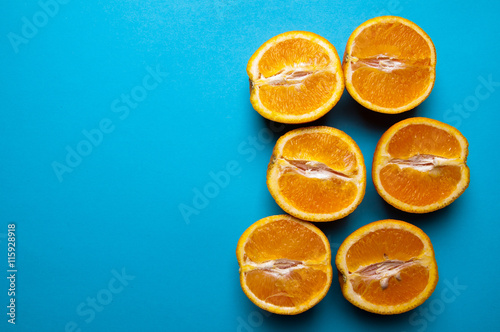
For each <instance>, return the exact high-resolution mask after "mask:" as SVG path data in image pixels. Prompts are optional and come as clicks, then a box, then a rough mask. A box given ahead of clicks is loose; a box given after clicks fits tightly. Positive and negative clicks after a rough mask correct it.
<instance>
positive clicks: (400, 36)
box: [351, 22, 432, 65]
mask: <svg viewBox="0 0 500 332" xmlns="http://www.w3.org/2000/svg"><path fill="white" fill-rule="evenodd" d="M431 54H432V53H431V49H430V48H429V45H428V44H427V41H426V40H425V39H424V37H422V36H421V35H420V34H419V33H418V32H417V31H415V30H414V29H413V28H411V27H409V26H407V25H404V24H402V23H399V22H393V23H375V24H373V25H371V26H368V27H366V28H364V29H363V30H362V31H361V32H360V33H359V35H357V36H356V39H355V42H354V44H353V46H352V51H351V55H352V56H354V57H356V58H359V59H367V58H373V57H376V56H378V55H386V56H390V57H394V58H396V59H402V60H406V59H408V60H426V61H427V63H426V64H427V65H430V64H431V62H430V59H431Z"/></svg>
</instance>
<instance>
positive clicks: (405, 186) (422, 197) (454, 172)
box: [380, 164, 462, 206]
mask: <svg viewBox="0 0 500 332" xmlns="http://www.w3.org/2000/svg"><path fill="white" fill-rule="evenodd" d="M461 168H462V166H439V167H435V168H434V169H432V170H431V171H429V172H421V171H418V170H415V169H413V168H410V167H406V168H400V167H399V166H397V165H394V164H389V165H386V166H385V167H383V168H382V169H381V170H380V182H381V184H382V187H384V190H385V191H386V192H387V193H388V194H389V195H391V196H393V197H395V198H397V199H398V200H400V201H402V202H404V203H407V204H410V205H414V206H425V205H429V204H433V203H436V202H440V201H443V200H444V199H446V198H448V197H449V196H450V195H451V194H452V193H453V192H454V191H455V189H456V187H457V185H458V183H459V182H460V180H461V178H462V171H461Z"/></svg>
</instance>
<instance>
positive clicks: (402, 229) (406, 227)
mask: <svg viewBox="0 0 500 332" xmlns="http://www.w3.org/2000/svg"><path fill="white" fill-rule="evenodd" d="M335 263H336V265H337V269H338V271H339V282H340V287H341V289H342V294H343V295H344V297H345V298H346V299H347V300H348V301H349V302H351V303H352V304H354V305H355V306H357V307H359V308H361V309H364V310H366V311H370V312H374V313H377V314H383V315H391V314H398V313H402V312H405V311H408V310H411V309H413V308H415V307H417V306H419V305H421V304H422V303H423V302H424V301H425V300H426V299H427V298H429V296H430V295H431V294H432V292H433V291H434V289H435V288H436V284H437V282H438V270H437V264H436V259H435V257H434V249H433V248H432V244H431V241H430V239H429V237H428V236H427V235H426V234H425V233H424V232H423V231H422V230H421V229H420V228H418V227H416V226H413V225H412V224H409V223H406V222H404V221H399V220H389V219H388V220H380V221H376V222H373V223H371V224H368V225H366V226H363V227H361V228H360V229H358V230H357V231H355V232H354V233H352V234H351V235H349V236H348V237H347V238H346V239H345V241H344V242H343V243H342V245H341V246H340V248H339V250H338V252H337V256H336V259H335Z"/></svg>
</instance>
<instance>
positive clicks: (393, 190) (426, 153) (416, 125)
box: [372, 118, 469, 213]
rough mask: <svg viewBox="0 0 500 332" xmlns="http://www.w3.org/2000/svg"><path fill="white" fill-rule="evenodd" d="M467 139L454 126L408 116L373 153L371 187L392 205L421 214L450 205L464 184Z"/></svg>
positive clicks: (465, 183)
mask: <svg viewBox="0 0 500 332" xmlns="http://www.w3.org/2000/svg"><path fill="white" fill-rule="evenodd" d="M467 153H468V143H467V140H466V139H465V137H464V136H463V135H462V134H461V133H460V132H459V131H458V130H457V129H455V128H454V127H452V126H450V125H447V124H445V123H442V122H439V121H437V120H432V119H428V118H409V119H406V120H403V121H400V122H398V123H396V124H395V125H393V126H392V127H390V128H389V129H388V130H387V131H386V132H385V133H384V134H383V135H382V137H381V138H380V140H379V142H378V144H377V147H376V149H375V155H374V157H373V166H372V177H373V183H374V184H375V188H376V189H377V192H378V193H379V194H380V196H382V198H383V199H384V200H385V201H386V202H387V203H389V204H391V205H393V206H394V207H396V208H398V209H400V210H403V211H407V212H413V213H426V212H431V211H435V210H438V209H440V208H443V207H445V206H447V205H449V204H451V203H452V202H453V201H454V200H455V199H456V198H457V197H458V196H460V195H461V194H462V193H463V192H464V190H465V189H466V188H467V186H468V185H469V168H468V167H467V165H466V160H467Z"/></svg>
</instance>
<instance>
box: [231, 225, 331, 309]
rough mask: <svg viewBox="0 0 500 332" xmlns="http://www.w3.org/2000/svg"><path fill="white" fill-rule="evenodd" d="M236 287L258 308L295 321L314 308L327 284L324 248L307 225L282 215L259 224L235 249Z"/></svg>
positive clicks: (328, 267) (328, 261)
mask: <svg viewBox="0 0 500 332" xmlns="http://www.w3.org/2000/svg"><path fill="white" fill-rule="evenodd" d="M236 257H237V259H238V263H239V265H240V283H241V287H242V288H243V291H244V292H245V294H246V295H247V296H248V298H249V299H250V300H251V301H252V302H253V303H255V304H256V305H257V306H259V307H260V308H262V309H264V310H267V311H270V312H273V313H276V314H283V315H295V314H299V313H301V312H304V311H306V310H308V309H309V308H311V307H313V306H314V305H316V304H317V303H318V302H319V301H321V300H322V299H323V297H324V296H325V295H326V293H327V292H328V289H329V288H330V285H331V282H332V265H331V251H330V243H329V242H328V239H327V238H326V236H325V234H323V232H321V230H320V229H319V228H317V227H316V226H314V225H312V224H311V223H308V222H305V221H301V220H298V219H295V218H293V217H291V216H288V215H277V216H271V217H267V218H264V219H261V220H259V221H257V222H256V223H254V224H253V225H252V226H250V227H249V228H248V229H247V230H246V231H245V232H244V233H243V235H242V236H241V238H240V240H239V241H238V246H237V248H236Z"/></svg>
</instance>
